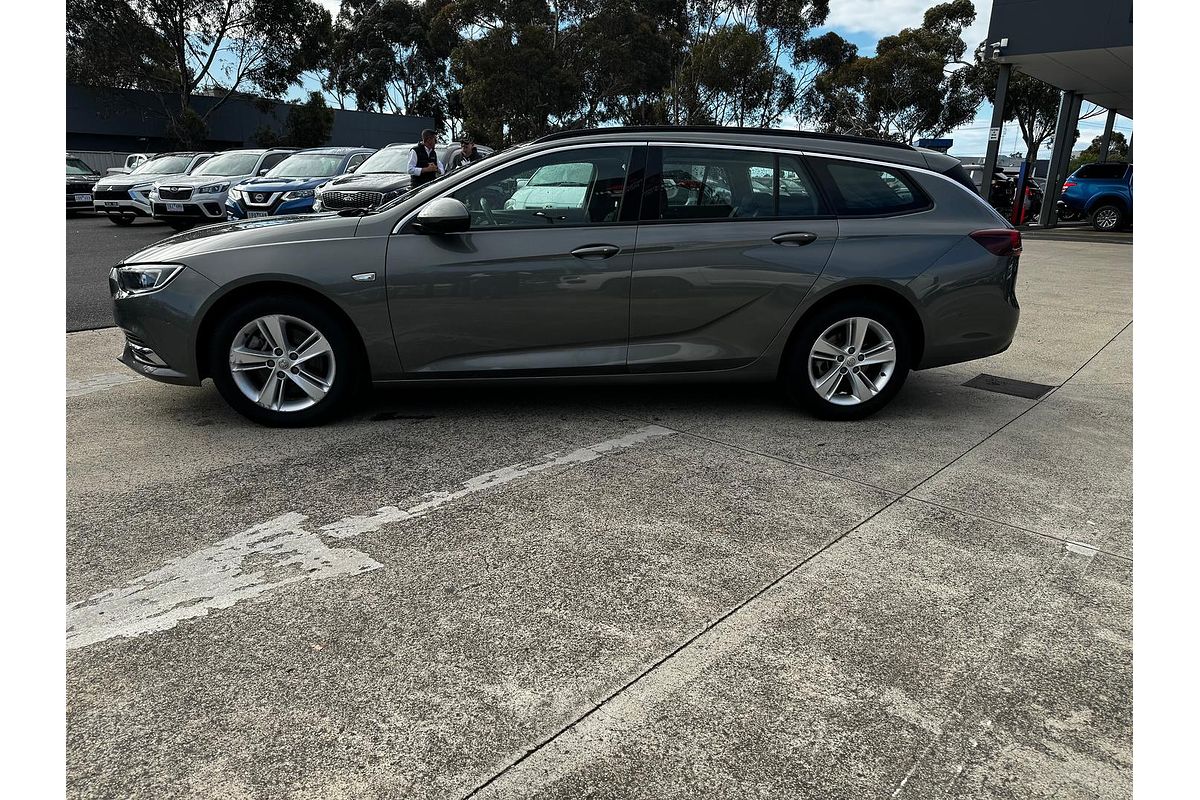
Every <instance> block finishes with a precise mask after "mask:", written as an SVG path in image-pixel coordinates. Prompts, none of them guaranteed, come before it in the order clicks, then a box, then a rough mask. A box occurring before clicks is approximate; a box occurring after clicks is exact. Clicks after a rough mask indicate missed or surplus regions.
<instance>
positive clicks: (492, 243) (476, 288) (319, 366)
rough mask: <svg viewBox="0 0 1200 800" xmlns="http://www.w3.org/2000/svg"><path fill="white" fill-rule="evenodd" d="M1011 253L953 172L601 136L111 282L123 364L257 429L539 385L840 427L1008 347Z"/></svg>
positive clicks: (205, 236)
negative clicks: (422, 391) (638, 393)
mask: <svg viewBox="0 0 1200 800" xmlns="http://www.w3.org/2000/svg"><path fill="white" fill-rule="evenodd" d="M555 176H557V177H555ZM535 177H536V179H535ZM551 177H554V179H553V180H551V179H550V178H551ZM1020 252H1021V239H1020V235H1019V233H1018V232H1017V231H1016V230H1014V229H1013V228H1012V227H1011V226H1010V225H1008V223H1007V222H1005V220H1004V219H1003V218H1002V217H1001V216H1000V215H998V214H997V213H996V212H995V211H994V210H992V208H991V207H990V206H988V204H987V203H985V202H984V201H983V200H982V199H981V198H980V197H979V196H978V195H977V194H976V193H975V191H974V189H973V187H971V185H970V179H969V178H968V177H967V176H966V174H965V173H964V171H963V169H962V167H961V166H960V165H959V163H958V161H957V160H956V159H954V158H951V157H949V156H945V155H942V154H939V153H934V152H931V151H924V150H918V149H914V148H912V147H908V146H906V145H901V144H894V143H888V142H882V141H877V140H871V139H859V138H851V137H839V136H829V135H821V134H811V133H802V132H797V131H779V130H751V129H736V128H734V129H731V128H691V127H688V128H662V127H644V128H608V129H598V130H581V131H570V132H564V133H557V134H553V135H550V136H545V137H543V138H541V139H538V140H536V141H534V142H530V143H528V144H524V145H520V146H517V147H513V148H510V149H508V150H505V151H503V152H500V153H497V154H495V155H493V156H492V157H490V158H487V159H484V160H483V161H480V162H479V163H477V164H474V165H472V166H469V167H466V168H464V169H461V170H458V171H455V172H452V173H450V174H448V175H446V176H445V177H442V178H439V179H438V180H436V181H433V182H431V183H428V184H426V185H424V186H421V187H420V188H418V189H416V190H414V191H411V192H409V193H407V194H404V195H402V196H400V197H398V198H397V199H395V200H393V201H391V202H389V203H387V204H385V205H383V206H380V207H379V208H377V209H375V210H373V211H363V210H361V209H347V210H345V211H341V212H338V213H328V214H317V215H304V216H290V217H273V218H269V219H261V220H252V221H245V222H236V223H224V224H217V225H210V226H207V227H203V228H198V229H195V230H193V231H190V232H187V233H184V234H180V235H177V236H173V237H171V238H169V239H165V240H163V241H161V242H159V243H157V244H155V245H152V246H151V247H148V248H146V249H144V250H142V251H140V252H138V253H135V254H134V255H132V256H130V257H129V258H127V259H126V260H125V261H123V262H122V263H121V264H119V265H117V266H116V267H114V268H113V269H112V271H111V274H110V285H111V291H112V294H113V298H114V305H115V311H116V319H117V323H118V325H120V327H121V328H122V329H123V330H124V332H125V335H126V339H127V342H126V347H125V350H124V353H123V354H122V356H121V361H122V362H123V363H125V364H126V365H128V366H129V367H130V368H132V369H133V370H135V371H137V372H139V373H141V374H143V375H145V376H147V377H150V378H154V379H157V380H161V381H166V382H169V383H179V384H188V385H199V384H200V382H201V381H202V380H203V379H204V378H206V377H209V378H212V380H213V382H214V383H215V384H216V386H217V388H218V390H219V391H220V392H221V394H222V395H223V396H224V398H225V399H226V400H227V401H228V402H229V403H230V405H232V406H233V407H234V408H235V409H236V410H237V411H239V412H241V413H242V414H244V415H245V416H247V417H249V418H250V419H253V420H256V421H258V422H261V423H265V424H269V425H304V424H314V423H317V422H320V421H324V420H327V419H329V418H331V417H332V416H334V415H336V414H337V413H338V412H340V411H342V410H344V409H345V408H346V407H347V405H348V404H349V403H350V402H351V401H352V400H353V399H354V398H355V397H356V396H358V395H360V394H361V393H362V391H363V390H364V389H365V388H366V387H367V386H368V385H369V383H370V382H375V383H404V382H418V381H421V382H433V381H448V380H458V381H462V380H474V381H494V380H536V379H546V378H553V379H560V380H561V379H571V380H572V381H608V382H613V381H631V382H637V381H646V380H657V381H665V380H672V381H698V380H739V381H749V380H772V381H774V380H778V381H779V382H780V383H781V384H782V385H783V387H784V388H785V390H786V392H787V394H788V396H789V397H791V398H792V399H793V400H794V401H795V402H796V403H798V404H799V405H800V406H802V407H804V408H805V409H807V410H808V411H810V412H811V413H814V414H816V415H818V416H821V417H825V418H829V419H841V420H845V419H858V418H862V417H865V416H867V415H869V414H871V413H873V412H875V411H878V410H879V409H880V408H882V407H883V406H884V405H886V404H887V403H888V402H889V401H890V400H891V399H892V398H893V397H894V396H895V395H896V393H897V392H898V391H899V390H900V387H901V385H902V384H903V383H904V379H905V378H906V376H907V375H908V372H909V370H910V369H927V368H929V367H936V366H939V365H943V364H950V363H954V362H959V361H966V360H969V359H974V358H981V357H983V356H988V355H992V354H994V353H998V352H1000V351H1002V350H1004V349H1005V348H1007V347H1008V346H1009V344H1010V342H1011V341H1012V338H1013V333H1014V331H1015V330H1016V326H1017V318H1018V316H1019V313H1020V312H1019V309H1018V306H1017V299H1016V296H1015V294H1014V284H1015V281H1016V274H1017V262H1018V258H1019V255H1020Z"/></svg>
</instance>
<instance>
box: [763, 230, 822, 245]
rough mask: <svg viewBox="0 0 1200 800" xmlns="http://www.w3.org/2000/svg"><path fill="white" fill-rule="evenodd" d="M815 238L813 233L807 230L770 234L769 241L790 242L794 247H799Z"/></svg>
mask: <svg viewBox="0 0 1200 800" xmlns="http://www.w3.org/2000/svg"><path fill="white" fill-rule="evenodd" d="M816 240H817V235H816V234H815V233H809V232H808V231H800V232H797V233H781V234H779V235H777V236H772V237H771V241H772V242H774V243H775V244H792V245H795V246H796V247H801V246H803V245H806V244H812V243H813V242H815V241H816Z"/></svg>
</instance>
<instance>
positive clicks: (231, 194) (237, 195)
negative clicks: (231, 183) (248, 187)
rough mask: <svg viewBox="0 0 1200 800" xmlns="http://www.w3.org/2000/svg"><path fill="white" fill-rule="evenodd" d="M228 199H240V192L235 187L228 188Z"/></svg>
mask: <svg viewBox="0 0 1200 800" xmlns="http://www.w3.org/2000/svg"><path fill="white" fill-rule="evenodd" d="M229 199H230V200H241V199H242V193H241V192H240V191H238V190H237V189H230V190H229Z"/></svg>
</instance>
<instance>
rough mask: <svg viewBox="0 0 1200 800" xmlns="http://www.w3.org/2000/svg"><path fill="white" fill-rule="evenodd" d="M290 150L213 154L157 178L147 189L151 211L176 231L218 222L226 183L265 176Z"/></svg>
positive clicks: (225, 214) (224, 216)
mask: <svg viewBox="0 0 1200 800" xmlns="http://www.w3.org/2000/svg"><path fill="white" fill-rule="evenodd" d="M294 152H296V148H294V147H290V148H277V149H272V150H226V151H224V152H221V153H217V154H216V155H215V156H213V157H212V158H210V159H209V160H208V161H205V162H204V163H203V164H201V165H200V166H198V167H196V168H195V169H194V170H192V171H191V173H190V174H188V175H177V176H173V177H171V178H165V179H163V180H160V181H157V182H156V183H155V184H154V186H153V187H152V188H151V189H150V208H151V213H152V214H153V216H154V218H155V219H161V220H164V221H165V222H166V223H167V224H168V225H170V226H171V227H173V228H175V230H179V231H184V230H187V229H188V228H191V227H192V226H194V225H196V224H197V223H206V222H220V221H222V220H224V219H226V218H227V216H228V213H227V212H226V211H225V199H226V198H227V197H228V196H229V187H230V186H236V185H237V184H239V183H241V182H242V181H244V180H247V179H249V178H257V177H259V176H260V175H266V174H267V172H269V171H270V169H271V168H272V167H274V166H275V165H276V164H278V163H279V162H280V161H283V160H284V159H285V158H287V157H288V156H290V155H291V154H292V153H294Z"/></svg>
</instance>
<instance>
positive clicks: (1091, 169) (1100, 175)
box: [1075, 164, 1129, 180]
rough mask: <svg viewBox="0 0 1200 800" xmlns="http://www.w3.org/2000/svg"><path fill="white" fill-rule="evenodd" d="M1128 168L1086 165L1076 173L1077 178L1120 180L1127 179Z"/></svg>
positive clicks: (1117, 165)
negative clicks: (1126, 171)
mask: <svg viewBox="0 0 1200 800" xmlns="http://www.w3.org/2000/svg"><path fill="white" fill-rule="evenodd" d="M1128 167H1129V165H1128V164H1084V165H1083V166H1082V167H1080V168H1079V171H1078V172H1076V173H1075V176H1076V177H1077V178H1092V179H1098V180H1118V179H1120V178H1124V177H1125V170H1126V169H1128Z"/></svg>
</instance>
